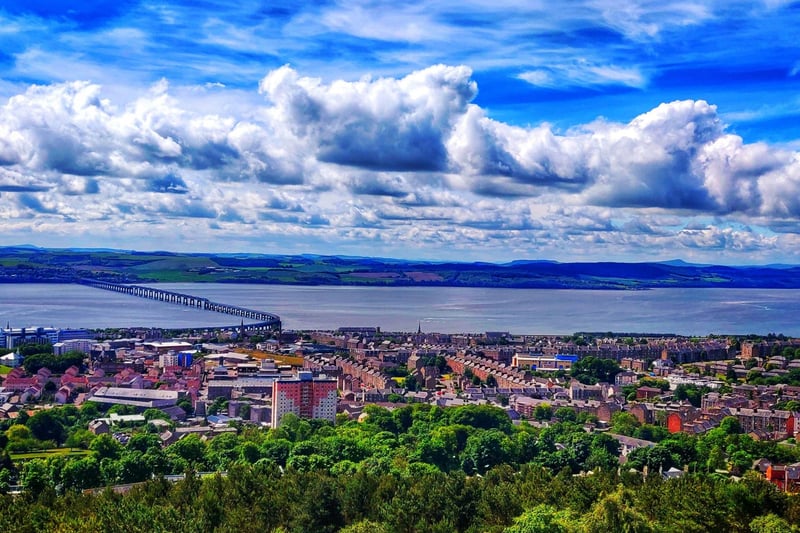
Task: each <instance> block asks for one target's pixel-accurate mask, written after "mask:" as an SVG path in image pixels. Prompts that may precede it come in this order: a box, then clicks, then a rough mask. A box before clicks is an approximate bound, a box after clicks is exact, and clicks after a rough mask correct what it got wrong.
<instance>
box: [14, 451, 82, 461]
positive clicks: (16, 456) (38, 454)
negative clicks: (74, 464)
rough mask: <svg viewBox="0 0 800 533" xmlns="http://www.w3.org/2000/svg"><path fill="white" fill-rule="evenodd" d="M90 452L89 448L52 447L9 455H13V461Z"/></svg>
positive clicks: (74, 455) (70, 455)
mask: <svg viewBox="0 0 800 533" xmlns="http://www.w3.org/2000/svg"><path fill="white" fill-rule="evenodd" d="M90 453H91V452H90V451H89V450H81V449H79V448H50V449H49V450H37V451H35V452H21V453H10V454H9V457H11V460H12V461H28V460H30V459H47V458H48V457H55V456H63V457H79V456H81V455H89V454H90Z"/></svg>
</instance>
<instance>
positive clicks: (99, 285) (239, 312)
mask: <svg viewBox="0 0 800 533" xmlns="http://www.w3.org/2000/svg"><path fill="white" fill-rule="evenodd" d="M78 283H80V284H81V285H86V286H88V287H94V288H95V289H103V290H106V291H114V292H119V293H122V294H129V295H131V296H138V297H140V298H148V299H150V300H158V301H160V302H167V303H172V304H178V305H184V306H187V307H194V308H195V309H202V310H204V311H214V312H216V313H223V314H226V315H233V316H238V317H241V318H247V319H249V320H255V321H256V323H254V324H245V325H244V328H245V329H248V330H253V329H277V330H280V329H281V318H280V317H279V316H278V315H275V314H273V313H267V312H264V311H256V310H255V309H247V308H246V307H238V306H236V305H229V304H222V303H218V302H212V301H211V300H209V299H208V298H200V297H198V296H192V295H190V294H183V293H180V292H174V291H165V290H163V289H156V288H153V287H146V286H144V285H124V284H122V283H113V282H110V281H100V280H96V279H85V278H84V279H81V280H80V281H79V282H78Z"/></svg>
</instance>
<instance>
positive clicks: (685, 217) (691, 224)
mask: <svg viewBox="0 0 800 533" xmlns="http://www.w3.org/2000/svg"><path fill="white" fill-rule="evenodd" d="M232 4H234V3H232V2H221V1H220V2H216V1H213V0H209V1H201V2H197V1H195V2H191V3H189V2H170V3H164V2H157V1H133V0H130V1H118V2H114V3H111V2H101V1H98V0H94V1H92V0H87V1H84V2H80V3H76V2H67V1H61V2H55V1H53V2H29V1H16V0H12V1H6V2H4V3H3V5H2V7H0V106H2V107H0V221H2V224H3V231H2V232H1V233H0V244H19V243H31V244H37V245H42V246H81V247H90V246H96V247H117V248H129V249H144V250H149V249H172V250H185V251H221V252H224V251H248V252H261V253H304V252H310V253H323V254H325V253H330V254H358V255H380V256H390V257H409V258H424V259H463V260H490V261H504V260H511V259H520V258H542V259H557V260H564V261H566V260H575V261H600V260H629V261H645V260H659V259H672V258H682V259H685V260H689V261H698V262H718V263H731V264H738V263H776V262H790V263H798V262H800V155H799V154H798V149H800V127H799V125H800V94H798V87H800V45H799V44H798V41H797V39H796V36H795V33H796V32H795V31H794V29H795V28H797V27H800V3H798V2H786V1H781V0H767V1H763V2H737V1H725V2H710V1H709V2H693V1H691V0H686V1H681V2H663V1H662V2H655V1H653V2H650V1H644V0H641V1H633V2H616V1H611V0H592V1H572V2H563V3H560V4H558V5H557V6H556V5H555V4H552V3H548V2H532V1H525V2H517V1H512V0H495V1H493V2H485V1H471V0H460V1H452V0H439V1H429V2H396V1H395V2H314V3H310V2H309V3H298V2H269V3H267V2H248V1H243V2H237V3H236V5H235V6H234V5H232Z"/></svg>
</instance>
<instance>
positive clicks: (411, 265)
mask: <svg viewBox="0 0 800 533" xmlns="http://www.w3.org/2000/svg"><path fill="white" fill-rule="evenodd" d="M80 278H94V279H106V280H111V281H117V282H121V283H154V282H213V283H261V284H294V285H369V286H450V287H507V288H550V289H552V288H559V289H628V290H635V289H649V288H658V287H729V288H743V287H753V288H793V289H794V288H800V266H798V265H783V264H781V265H767V266H720V265H698V264H691V263H686V262H684V261H681V260H672V261H666V262H652V263H619V262H597V263H559V262H556V261H546V260H517V261H512V262H509V263H503V264H495V263H484V262H480V263H461V262H452V261H449V262H448V261H445V262H434V261H409V260H402V259H384V258H372V257H344V256H325V255H315V254H305V255H262V254H211V253H202V254H201V253H198V254H188V253H173V252H164V251H158V252H139V251H126V250H108V249H102V250H99V249H98V250H94V249H84V248H81V249H47V248H38V247H33V246H30V245H23V246H9V247H0V282H5V283H13V282H16V283H31V282H73V281H76V280H78V279H80Z"/></svg>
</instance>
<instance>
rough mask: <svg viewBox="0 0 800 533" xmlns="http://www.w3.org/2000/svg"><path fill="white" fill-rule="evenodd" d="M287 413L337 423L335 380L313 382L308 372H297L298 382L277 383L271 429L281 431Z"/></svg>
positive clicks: (279, 380) (278, 380)
mask: <svg viewBox="0 0 800 533" xmlns="http://www.w3.org/2000/svg"><path fill="white" fill-rule="evenodd" d="M287 413H293V414H295V415H297V416H299V417H300V418H322V419H324V420H330V421H331V422H335V421H336V380H335V379H328V378H317V379H314V377H313V374H312V373H311V372H309V371H307V370H304V371H300V372H298V373H297V377H296V378H281V379H276V380H275V381H274V382H273V383H272V427H274V428H276V427H278V426H279V425H280V423H281V418H283V415H285V414H287Z"/></svg>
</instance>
